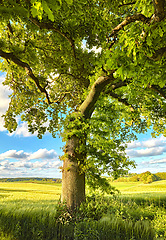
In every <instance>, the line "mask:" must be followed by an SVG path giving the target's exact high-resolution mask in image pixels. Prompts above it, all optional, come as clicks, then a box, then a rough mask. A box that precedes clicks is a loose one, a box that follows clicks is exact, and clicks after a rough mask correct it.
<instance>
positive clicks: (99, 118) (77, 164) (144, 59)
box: [0, 0, 166, 208]
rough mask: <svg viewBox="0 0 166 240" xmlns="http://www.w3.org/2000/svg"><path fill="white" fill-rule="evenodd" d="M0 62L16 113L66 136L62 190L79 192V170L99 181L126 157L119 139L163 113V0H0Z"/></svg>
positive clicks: (75, 196) (160, 126) (122, 167)
mask: <svg viewBox="0 0 166 240" xmlns="http://www.w3.org/2000/svg"><path fill="white" fill-rule="evenodd" d="M0 17H1V23H0V57H1V62H0V66H1V70H2V71H5V72H6V79H5V81H4V84H5V85H8V86H9V87H10V89H11V90H12V94H11V95H10V99H11V101H10V104H9V108H8V110H7V112H6V114H5V116H4V119H5V127H6V128H7V129H8V130H9V131H10V132H12V131H15V130H16V128H17V125H18V123H17V119H18V116H19V117H20V118H21V120H22V121H26V122H27V123H28V127H29V131H30V132H31V133H35V132H37V134H38V137H39V138H41V137H42V135H43V134H44V133H45V132H46V131H48V132H50V133H52V136H53V137H56V134H57V133H61V136H62V137H63V140H64V141H65V142H66V145H65V147H64V156H63V157H62V160H63V168H62V200H65V201H66V202H67V205H68V206H69V207H72V208H74V207H75V206H78V205H79V204H80V202H82V201H84V200H85V179H86V181H87V182H89V183H90V184H91V185H92V186H95V187H98V186H102V187H103V188H106V187H107V182H106V181H105V179H104V178H101V174H103V173H108V174H112V175H113V176H114V177H117V176H119V175H120V174H123V173H125V172H126V170H127V169H128V168H129V167H130V166H134V163H133V162H132V161H131V160H130V159H128V158H127V157H126V156H125V147H126V145H125V143H127V142H129V141H130V140H131V139H135V133H140V132H145V131H146V130H147V129H148V128H151V127H153V130H154V134H164V135H166V130H165V113H166V101H165V99H166V65H165V63H166V18H165V17H166V3H165V0H136V1H132V0H118V1H117V0H105V1H103V0H66V1H65V0H37V1H35V0H10V1H8V0H1V1H0Z"/></svg>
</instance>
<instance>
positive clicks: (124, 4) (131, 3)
mask: <svg viewBox="0 0 166 240" xmlns="http://www.w3.org/2000/svg"><path fill="white" fill-rule="evenodd" d="M135 3H136V1H134V2H130V3H123V4H121V5H119V6H118V7H124V6H128V5H133V4H135Z"/></svg>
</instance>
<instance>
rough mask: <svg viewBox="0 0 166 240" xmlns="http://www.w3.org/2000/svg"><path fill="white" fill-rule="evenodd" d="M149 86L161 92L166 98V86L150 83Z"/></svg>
mask: <svg viewBox="0 0 166 240" xmlns="http://www.w3.org/2000/svg"><path fill="white" fill-rule="evenodd" d="M148 88H149V89H152V90H154V91H155V92H157V93H159V94H160V95H161V96H162V97H163V98H165V99H166V87H164V88H160V87H159V86H156V85H149V86H148ZM164 90H165V91H164Z"/></svg>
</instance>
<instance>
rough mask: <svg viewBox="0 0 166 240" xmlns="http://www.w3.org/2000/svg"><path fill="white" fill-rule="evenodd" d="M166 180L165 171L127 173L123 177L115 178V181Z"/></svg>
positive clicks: (144, 181) (147, 181) (145, 181)
mask: <svg viewBox="0 0 166 240" xmlns="http://www.w3.org/2000/svg"><path fill="white" fill-rule="evenodd" d="M160 180H166V172H158V173H155V174H153V173H151V172H149V171H146V172H144V173H140V174H136V173H135V174H134V173H132V174H129V175H127V176H125V177H120V178H118V179H116V180H115V181H117V182H138V181H140V182H143V183H152V182H154V181H160Z"/></svg>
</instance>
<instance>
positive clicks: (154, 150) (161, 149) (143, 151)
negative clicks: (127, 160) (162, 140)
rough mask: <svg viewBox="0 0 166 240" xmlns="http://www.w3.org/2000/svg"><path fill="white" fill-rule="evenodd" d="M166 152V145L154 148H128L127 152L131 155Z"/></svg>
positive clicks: (144, 155)
mask: <svg viewBox="0 0 166 240" xmlns="http://www.w3.org/2000/svg"><path fill="white" fill-rule="evenodd" d="M164 152H166V147H154V148H146V149H139V150H126V153H127V155H128V156H129V157H150V156H157V155H162V154H163V153H164Z"/></svg>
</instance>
